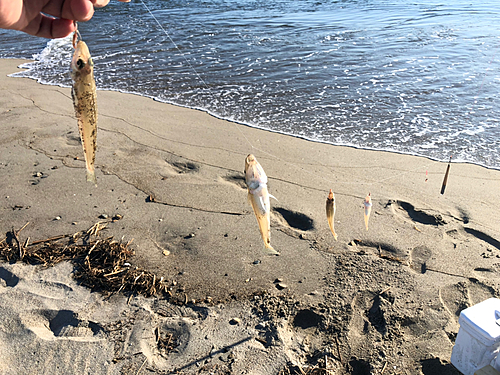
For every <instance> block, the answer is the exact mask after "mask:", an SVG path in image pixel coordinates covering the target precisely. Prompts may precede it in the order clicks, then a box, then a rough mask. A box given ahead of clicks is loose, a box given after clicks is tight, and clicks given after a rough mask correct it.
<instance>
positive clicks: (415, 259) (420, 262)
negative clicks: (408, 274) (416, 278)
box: [410, 246, 432, 274]
mask: <svg viewBox="0 0 500 375" xmlns="http://www.w3.org/2000/svg"><path fill="white" fill-rule="evenodd" d="M431 256H432V251H431V250H430V249H429V248H428V247H426V246H417V247H415V248H413V249H412V250H411V251H410V268H411V269H412V270H414V271H416V272H420V273H422V274H424V273H425V272H426V271H427V261H428V260H429V259H430V258H431Z"/></svg>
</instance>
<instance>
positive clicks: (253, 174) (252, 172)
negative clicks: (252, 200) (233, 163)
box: [245, 154, 267, 189]
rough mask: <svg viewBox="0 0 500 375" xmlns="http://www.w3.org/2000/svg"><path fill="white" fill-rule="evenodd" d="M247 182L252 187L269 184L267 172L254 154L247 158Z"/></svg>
mask: <svg viewBox="0 0 500 375" xmlns="http://www.w3.org/2000/svg"><path fill="white" fill-rule="evenodd" d="M245 182H246V184H247V186H248V187H249V188H250V189H255V188H256V187H257V186H258V185H265V184H267V175H266V172H264V169H263V168H262V166H261V165H260V164H259V162H258V161H257V159H256V158H255V156H253V155H252V154H250V155H248V156H247V157H246V159H245Z"/></svg>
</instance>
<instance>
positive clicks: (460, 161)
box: [0, 58, 500, 170]
mask: <svg viewBox="0 0 500 375" xmlns="http://www.w3.org/2000/svg"><path fill="white" fill-rule="evenodd" d="M0 60H17V61H19V62H22V63H21V64H19V65H22V64H25V63H29V62H33V61H35V60H30V59H27V60H25V59H17V58H1V59H0ZM19 69H24V68H19ZM13 73H15V72H13ZM11 78H28V79H32V80H34V81H36V82H37V83H38V84H41V85H46V86H55V87H62V88H67V87H70V86H64V85H53V84H50V83H43V82H39V81H38V80H37V79H36V78H34V77H11ZM97 91H98V92H105V91H109V92H118V93H121V94H128V95H136V96H139V97H143V98H148V99H151V100H154V101H156V102H158V103H163V104H169V105H172V106H176V107H180V108H185V109H189V110H194V111H200V112H202V113H205V114H207V115H209V116H211V117H214V118H216V119H218V120H222V121H227V122H229V123H233V124H235V125H241V126H246V127H249V128H253V129H257V130H261V131H267V132H271V133H276V134H280V135H285V136H289V137H293V138H297V139H302V140H305V141H309V142H313V143H321V144H326V145H331V146H338V147H349V148H354V149H357V150H366V151H379V152H390V153H395V154H401V155H408V156H416V157H422V158H426V159H428V160H431V161H436V162H441V163H448V160H438V159H436V158H432V157H430V156H426V155H420V154H418V153H412V152H405V151H398V150H391V149H376V148H370V147H361V146H356V145H349V144H337V143H332V142H328V141H322V140H318V139H313V138H309V137H305V136H301V135H298V134H291V133H286V132H281V131H278V130H273V129H268V128H264V127H260V126H258V125H254V124H249V123H244V122H239V121H236V120H233V119H230V118H224V117H222V116H217V114H214V113H212V112H210V111H209V110H207V109H204V108H199V107H190V106H187V105H182V104H178V103H174V102H170V101H163V100H160V99H158V98H156V97H153V96H149V95H143V94H140V93H137V92H128V91H125V90H118V89H110V88H106V89H99V88H97ZM455 163H456V164H471V165H476V166H479V167H483V168H486V169H491V170H500V167H498V168H496V167H492V166H488V165H485V164H482V163H479V162H472V161H464V160H457V161H455V160H452V164H455Z"/></svg>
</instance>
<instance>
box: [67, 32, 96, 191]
mask: <svg viewBox="0 0 500 375" xmlns="http://www.w3.org/2000/svg"><path fill="white" fill-rule="evenodd" d="M73 47H74V48H75V52H74V54H73V59H72V60H71V78H72V79H73V88H72V90H71V97H72V98H73V105H74V107H75V115H76V119H77V121H78V130H79V131H80V138H81V140H82V145H83V152H84V154H85V164H86V168H87V181H90V182H93V183H94V184H96V185H97V180H96V177H95V170H94V161H95V150H96V136H97V94H96V86H95V80H94V62H93V61H92V57H91V56H90V52H89V49H88V47H87V45H86V44H85V42H84V41H82V40H80V41H78V43H77V31H75V34H74V35H73Z"/></svg>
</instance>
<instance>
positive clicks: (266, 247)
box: [264, 242, 280, 255]
mask: <svg viewBox="0 0 500 375" xmlns="http://www.w3.org/2000/svg"><path fill="white" fill-rule="evenodd" d="M264 250H265V251H266V253H268V254H269V255H280V253H278V252H277V251H276V250H274V248H273V247H272V246H271V244H270V243H268V242H264Z"/></svg>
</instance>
